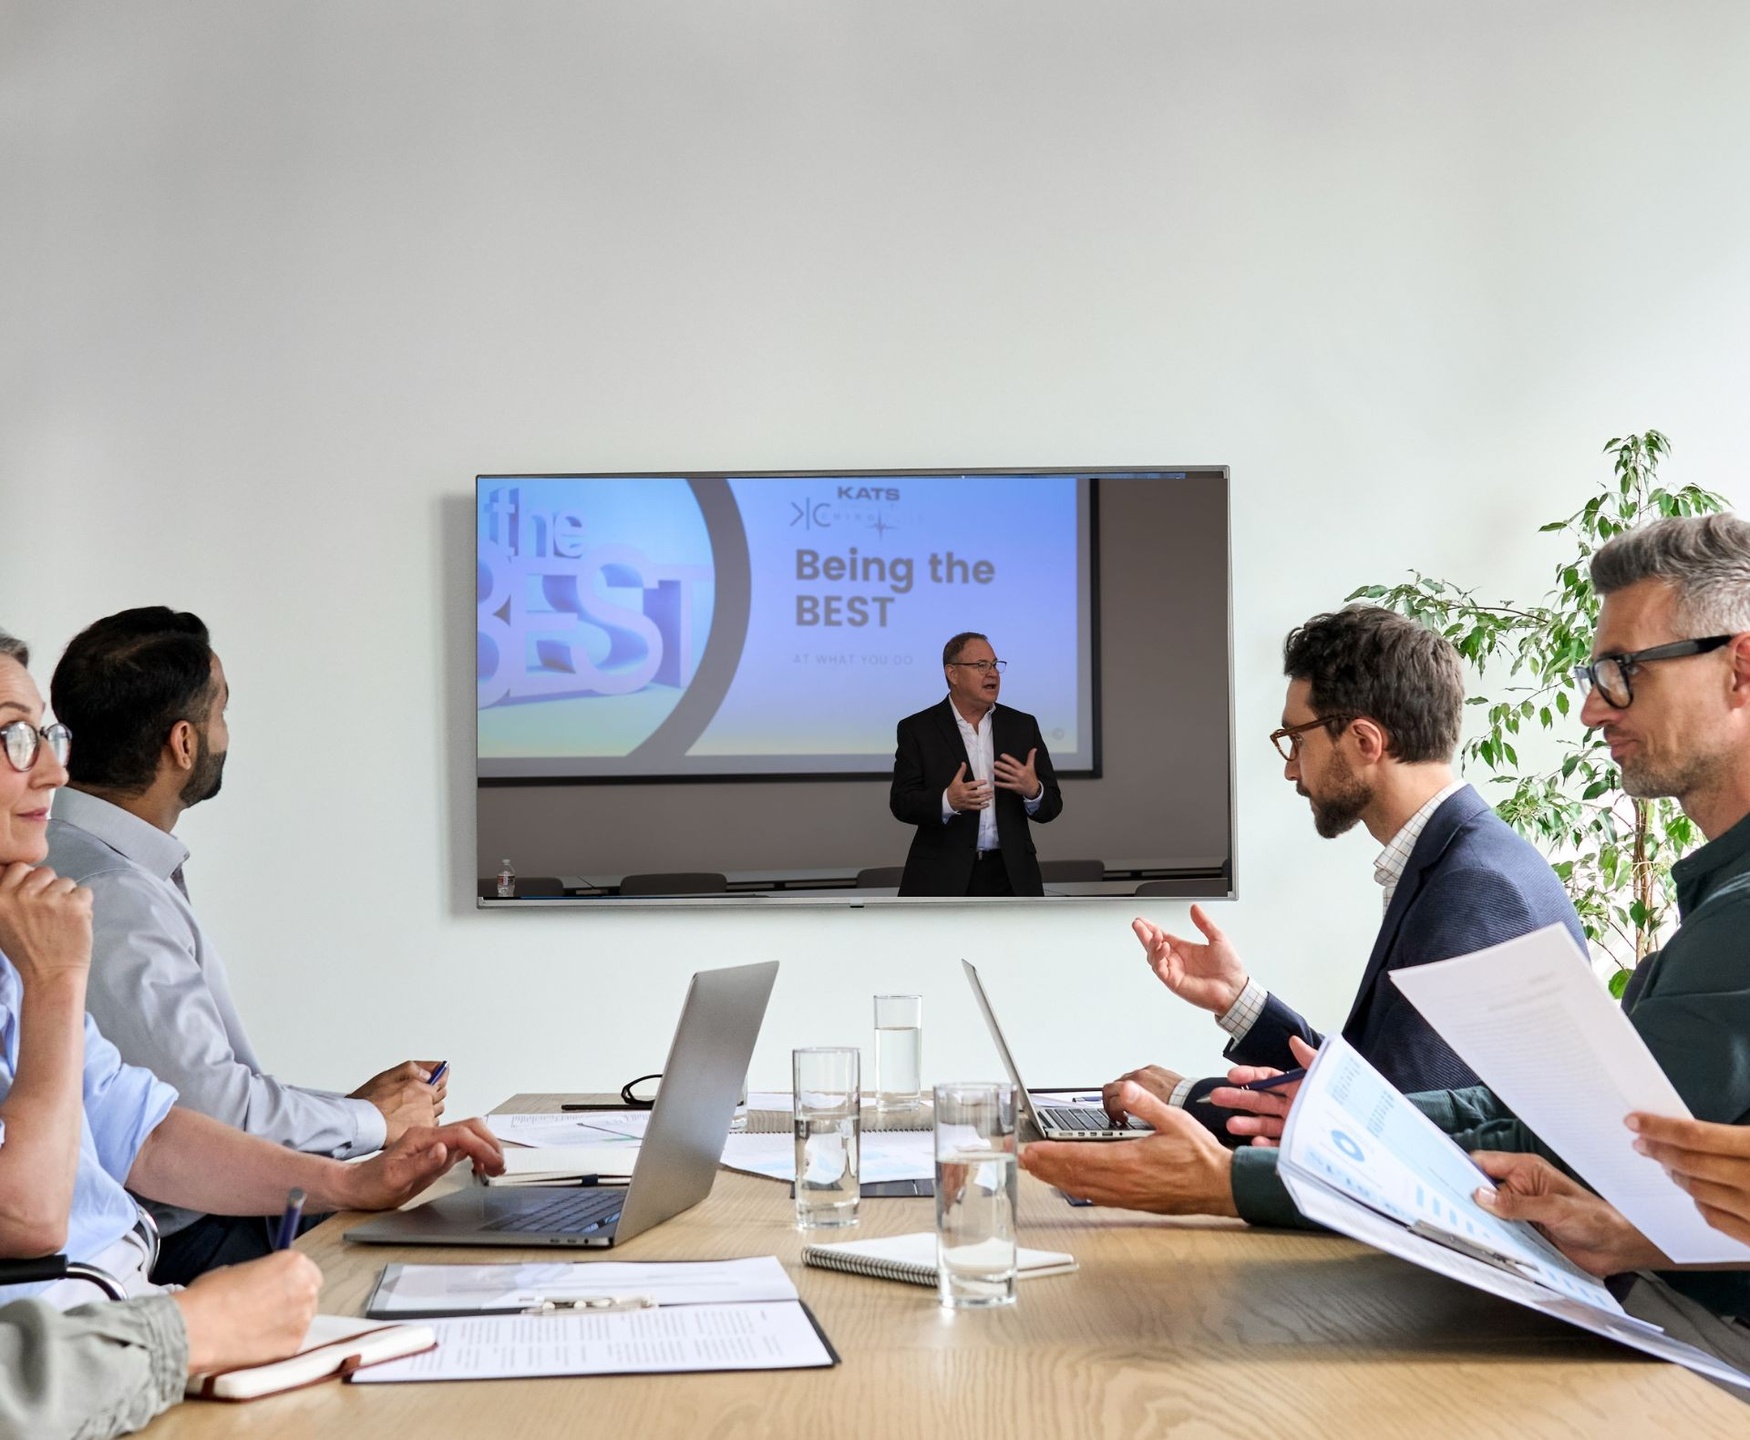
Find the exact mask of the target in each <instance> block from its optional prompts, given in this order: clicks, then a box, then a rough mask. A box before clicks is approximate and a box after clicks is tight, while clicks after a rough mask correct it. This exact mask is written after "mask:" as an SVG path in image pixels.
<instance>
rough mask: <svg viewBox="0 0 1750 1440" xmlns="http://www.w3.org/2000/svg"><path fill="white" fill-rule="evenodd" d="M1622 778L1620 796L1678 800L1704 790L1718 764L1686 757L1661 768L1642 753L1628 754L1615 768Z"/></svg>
mask: <svg viewBox="0 0 1750 1440" xmlns="http://www.w3.org/2000/svg"><path fill="white" fill-rule="evenodd" d="M1617 769H1618V771H1619V772H1620V773H1621V775H1622V793H1623V794H1625V795H1630V796H1633V797H1634V798H1635V799H1636V800H1662V799H1666V798H1670V799H1672V800H1677V801H1681V800H1682V799H1683V797H1684V796H1686V795H1689V794H1691V793H1692V792H1694V791H1696V790H1705V789H1706V788H1707V787H1708V786H1709V785H1710V784H1711V783H1712V781H1713V778H1714V776H1715V774H1716V773H1717V770H1718V765H1717V764H1716V762H1715V759H1714V757H1713V756H1710V755H1686V756H1684V757H1683V758H1682V759H1680V760H1678V761H1676V762H1674V763H1668V764H1664V765H1661V764H1660V763H1659V762H1658V761H1657V760H1649V759H1648V758H1647V756H1646V754H1645V753H1644V752H1643V753H1641V754H1639V755H1631V756H1630V757H1629V758H1628V759H1627V760H1624V761H1622V762H1621V763H1620V764H1618V766H1617Z"/></svg>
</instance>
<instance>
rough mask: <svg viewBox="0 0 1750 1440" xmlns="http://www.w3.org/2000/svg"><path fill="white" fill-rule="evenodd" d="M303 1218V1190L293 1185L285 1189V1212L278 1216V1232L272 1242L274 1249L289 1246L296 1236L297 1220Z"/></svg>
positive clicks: (284, 1248)
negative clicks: (291, 1187) (289, 1188)
mask: <svg viewBox="0 0 1750 1440" xmlns="http://www.w3.org/2000/svg"><path fill="white" fill-rule="evenodd" d="M303 1218H304V1192H303V1191H302V1190H299V1189H297V1188H295V1187H294V1188H293V1189H291V1190H288V1191H286V1213H285V1214H284V1215H282V1216H280V1228H279V1234H278V1235H276V1236H275V1237H274V1242H273V1248H274V1249H275V1250H286V1249H289V1248H291V1243H292V1241H294V1240H296V1239H297V1238H298V1222H299V1221H300V1220H302V1219H303Z"/></svg>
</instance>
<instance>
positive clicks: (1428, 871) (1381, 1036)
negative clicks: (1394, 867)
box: [1186, 785, 1586, 1145]
mask: <svg viewBox="0 0 1750 1440" xmlns="http://www.w3.org/2000/svg"><path fill="white" fill-rule="evenodd" d="M1556 924H1561V925H1565V926H1567V927H1568V932H1569V933H1570V934H1571V935H1573V937H1574V939H1575V940H1577V941H1579V943H1580V948H1581V950H1582V952H1584V950H1585V947H1586V932H1585V930H1584V929H1583V928H1582V927H1581V925H1580V917H1579V916H1578V915H1576V914H1575V913H1574V906H1573V902H1571V901H1570V900H1569V899H1568V892H1567V891H1566V890H1564V889H1563V888H1562V882H1561V881H1560V880H1558V879H1557V878H1556V874H1555V871H1553V870H1551V869H1550V868H1549V862H1548V861H1547V860H1545V859H1544V858H1543V855H1542V854H1541V853H1540V852H1539V851H1538V849H1537V847H1536V846H1535V845H1533V844H1532V843H1531V842H1530V841H1529V840H1527V839H1526V838H1525V837H1524V836H1523V835H1520V834H1519V833H1518V832H1517V831H1515V830H1514V829H1513V828H1512V827H1511V826H1509V825H1508V824H1507V823H1506V821H1504V820H1502V819H1501V817H1500V816H1499V815H1497V814H1496V813H1495V812H1494V810H1493V809H1492V808H1491V807H1490V805H1489V802H1488V801H1486V800H1484V799H1483V797H1482V796H1481V795H1479V794H1477V792H1476V791H1475V790H1473V789H1471V787H1470V786H1468V785H1466V786H1465V787H1464V788H1463V789H1462V790H1457V791H1455V792H1454V793H1453V794H1451V795H1449V796H1447V797H1446V799H1445V800H1444V801H1443V802H1442V803H1441V805H1440V808H1439V809H1437V810H1436V811H1435V812H1434V813H1433V814H1432V815H1430V816H1429V817H1428V823H1427V825H1426V826H1424V827H1423V830H1422V833H1421V834H1420V835H1419V836H1417V837H1416V844H1415V847H1414V848H1413V849H1412V850H1411V851H1410V858H1409V861H1408V863H1407V864H1406V865H1405V866H1404V873H1403V875H1402V876H1401V877H1400V878H1399V880H1398V886H1397V889H1396V890H1394V891H1393V892H1392V901H1391V905H1390V907H1389V908H1388V909H1387V910H1386V912H1385V920H1384V922H1383V923H1382V924H1381V925H1380V927H1379V936H1378V938H1377V939H1375V941H1374V942H1373V953H1372V954H1371V955H1369V956H1368V958H1367V968H1366V969H1365V970H1364V971H1362V972H1361V984H1360V985H1359V986H1358V987H1357V988H1356V991H1355V1002H1354V1004H1353V1005H1352V1006H1350V1009H1349V1018H1348V1020H1347V1021H1345V1022H1344V1025H1343V1038H1344V1039H1345V1040H1347V1041H1348V1042H1349V1043H1350V1044H1351V1045H1353V1046H1354V1047H1355V1048H1356V1049H1357V1050H1358V1051H1360V1052H1361V1056H1362V1058H1363V1059H1365V1060H1366V1061H1367V1062H1368V1064H1370V1065H1372V1066H1373V1068H1374V1069H1376V1070H1378V1071H1379V1072H1380V1073H1381V1074H1382V1075H1384V1076H1385V1078H1386V1079H1387V1080H1389V1081H1390V1082H1391V1083H1392V1084H1393V1085H1394V1086H1396V1087H1397V1088H1398V1089H1399V1090H1401V1091H1402V1092H1403V1093H1404V1094H1406V1095H1410V1094H1414V1093H1415V1092H1416V1091H1418V1090H1462V1089H1465V1088H1466V1087H1467V1086H1471V1085H1475V1084H1477V1083H1478V1081H1477V1077H1476V1076H1475V1075H1474V1074H1473V1073H1472V1072H1471V1069H1470V1067H1469V1066H1467V1065H1466V1064H1465V1063H1464V1061H1462V1060H1460V1059H1459V1058H1458V1056H1457V1055H1456V1054H1454V1053H1453V1051H1452V1048H1451V1046H1449V1045H1448V1044H1447V1043H1446V1042H1445V1041H1444V1040H1442V1039H1441V1038H1440V1036H1439V1035H1437V1034H1436V1033H1435V1031H1434V1028H1433V1027H1432V1026H1431V1025H1429V1023H1428V1022H1427V1021H1426V1020H1424V1019H1423V1018H1422V1013H1421V1011H1419V1010H1417V1009H1416V1007H1415V1006H1414V1005H1412V1004H1411V1003H1410V1001H1409V998H1408V997H1407V996H1406V995H1405V994H1404V992H1403V991H1402V990H1400V989H1398V987H1397V986H1396V985H1395V984H1394V983H1393V981H1392V978H1391V972H1392V971H1393V970H1402V969H1404V968H1406V967H1408V966H1411V965H1425V964H1427V963H1428V962H1429V961H1431V960H1450V959H1452V958H1453V957H1454V956H1457V955H1468V954H1469V953H1470V952H1471V951H1473V950H1482V949H1485V948H1486V947H1488V946H1490V945H1499V944H1501V943H1502V942H1503V941H1506V940H1514V939H1517V938H1518V937H1519V936H1521V935H1526V934H1529V933H1530V932H1531V931H1533V930H1541V929H1542V928H1543V927H1544V926H1546V925H1556ZM1574 963H1575V964H1576V965H1578V964H1581V963H1583V962H1582V961H1580V960H1579V959H1578V958H1576V959H1575V961H1574ZM1290 1035H1298V1036H1299V1037H1300V1038H1301V1039H1302V1040H1304V1041H1306V1042H1307V1043H1308V1044H1309V1045H1314V1046H1317V1045H1319V1044H1321V1043H1323V1042H1322V1037H1321V1036H1320V1035H1319V1034H1318V1032H1317V1031H1315V1030H1314V1029H1313V1028H1312V1026H1310V1025H1309V1024H1307V1022H1306V1021H1305V1020H1303V1019H1302V1018H1301V1017H1300V1016H1299V1015H1298V1014H1296V1013H1295V1011H1293V1010H1291V1009H1290V1008H1289V1007H1288V1006H1287V1005H1285V1004H1283V1003H1282V1001H1280V1000H1279V999H1277V998H1276V996H1275V995H1274V994H1272V995H1271V996H1270V998H1269V1000H1268V1001H1266V1002H1265V1006H1264V1011H1263V1013H1262V1014H1261V1015H1259V1017H1258V1019H1257V1021H1256V1022H1255V1023H1254V1024H1253V1026H1252V1028H1251V1029H1250V1030H1248V1031H1247V1032H1246V1033H1245V1035H1244V1036H1243V1037H1241V1038H1240V1039H1238V1040H1233V1041H1229V1042H1228V1046H1227V1049H1226V1050H1225V1051H1224V1052H1223V1054H1224V1056H1225V1057H1226V1058H1227V1059H1229V1060H1231V1061H1233V1062H1234V1064H1236V1065H1270V1066H1274V1067H1275V1068H1277V1069H1279V1070H1289V1069H1292V1068H1294V1066H1296V1065H1297V1064H1299V1061H1297V1060H1296V1059H1295V1058H1294V1052H1293V1051H1291V1050H1290V1049H1289V1048H1288V1037H1289V1036H1290ZM1225 1083H1226V1082H1225V1080H1223V1079H1221V1078H1219V1077H1217V1078H1211V1079H1207V1080H1199V1081H1198V1082H1197V1083H1196V1084H1195V1085H1193V1086H1192V1087H1191V1092H1190V1095H1189V1096H1187V1100H1191V1099H1195V1098H1196V1097H1197V1096H1199V1095H1206V1094H1208V1093H1209V1091H1211V1090H1213V1089H1214V1088H1215V1087H1216V1086H1217V1085H1221V1084H1225ZM1186 1110H1187V1111H1188V1112H1189V1113H1190V1114H1192V1115H1194V1116H1195V1117H1196V1118H1197V1119H1199V1120H1201V1121H1202V1122H1203V1123H1204V1124H1205V1125H1207V1126H1208V1127H1209V1128H1210V1129H1211V1130H1213V1131H1214V1132H1215V1134H1216V1135H1217V1136H1218V1137H1220V1138H1221V1139H1222V1140H1224V1141H1226V1142H1227V1143H1228V1144H1230V1145H1232V1144H1244V1143H1246V1142H1245V1141H1244V1140H1237V1139H1236V1138H1235V1137H1234V1136H1232V1135H1230V1134H1228V1133H1227V1117H1228V1116H1229V1115H1235V1114H1238V1113H1240V1112H1238V1111H1235V1110H1223V1109H1220V1108H1218V1107H1217V1106H1214V1105H1192V1104H1187V1106H1186Z"/></svg>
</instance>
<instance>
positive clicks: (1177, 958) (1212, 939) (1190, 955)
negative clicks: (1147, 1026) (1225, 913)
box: [1130, 905, 1247, 1015]
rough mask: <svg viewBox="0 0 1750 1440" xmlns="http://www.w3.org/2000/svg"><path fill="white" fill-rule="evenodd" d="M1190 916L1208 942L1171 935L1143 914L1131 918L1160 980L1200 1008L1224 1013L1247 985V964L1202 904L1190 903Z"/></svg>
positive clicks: (1150, 963) (1151, 966)
mask: <svg viewBox="0 0 1750 1440" xmlns="http://www.w3.org/2000/svg"><path fill="white" fill-rule="evenodd" d="M1191 920H1192V923H1194V924H1195V925H1196V926H1197V928H1198V929H1199V930H1201V931H1202V932H1203V936H1204V939H1205V940H1207V941H1208V944H1204V945H1200V944H1198V943H1197V942H1196V941H1194V940H1182V939H1180V938H1179V936H1177V935H1169V934H1168V933H1167V932H1166V931H1165V930H1163V929H1161V927H1160V926H1158V925H1156V924H1154V923H1152V922H1151V921H1148V920H1144V919H1143V918H1142V917H1141V916H1138V917H1137V918H1136V919H1135V920H1132V921H1131V922H1130V928H1131V929H1132V930H1134V931H1135V932H1136V938H1137V939H1138V940H1140V941H1141V942H1142V948H1143V950H1144V951H1145V952H1147V954H1148V963H1149V968H1151V969H1152V970H1153V971H1154V972H1155V974H1156V975H1158V976H1159V977H1160V981H1161V984H1163V985H1165V986H1166V987H1167V989H1169V990H1171V991H1172V992H1173V993H1174V994H1175V995H1177V996H1178V997H1179V998H1180V999H1181V1000H1185V1001H1188V1002H1189V1003H1190V1004H1192V1005H1195V1006H1197V1008H1198V1009H1200V1010H1207V1011H1209V1013H1210V1014H1211V1015H1225V1014H1227V1012H1228V1011H1229V1010H1231V1009H1233V1003H1234V1001H1236V1000H1238V999H1239V998H1240V992H1241V991H1242V990H1244V989H1245V988H1246V978H1247V977H1246V967H1245V965H1244V963H1243V962H1242V961H1241V960H1240V957H1239V955H1238V953H1237V952H1236V951H1235V950H1234V948H1233V945H1232V944H1231V943H1230V942H1229V941H1228V938H1227V936H1226V935H1224V934H1222V932H1221V931H1220V930H1218V929H1216V927H1215V923H1214V922H1213V921H1212V920H1211V919H1210V918H1209V916H1208V915H1207V914H1205V913H1204V910H1203V907H1202V906H1201V905H1193V906H1192V907H1191Z"/></svg>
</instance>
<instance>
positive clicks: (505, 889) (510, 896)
mask: <svg viewBox="0 0 1750 1440" xmlns="http://www.w3.org/2000/svg"><path fill="white" fill-rule="evenodd" d="M498 867H499V868H498V898H499V899H500V900H514V899H516V871H515V870H513V869H511V868H510V861H509V860H500V861H499V862H498Z"/></svg>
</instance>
